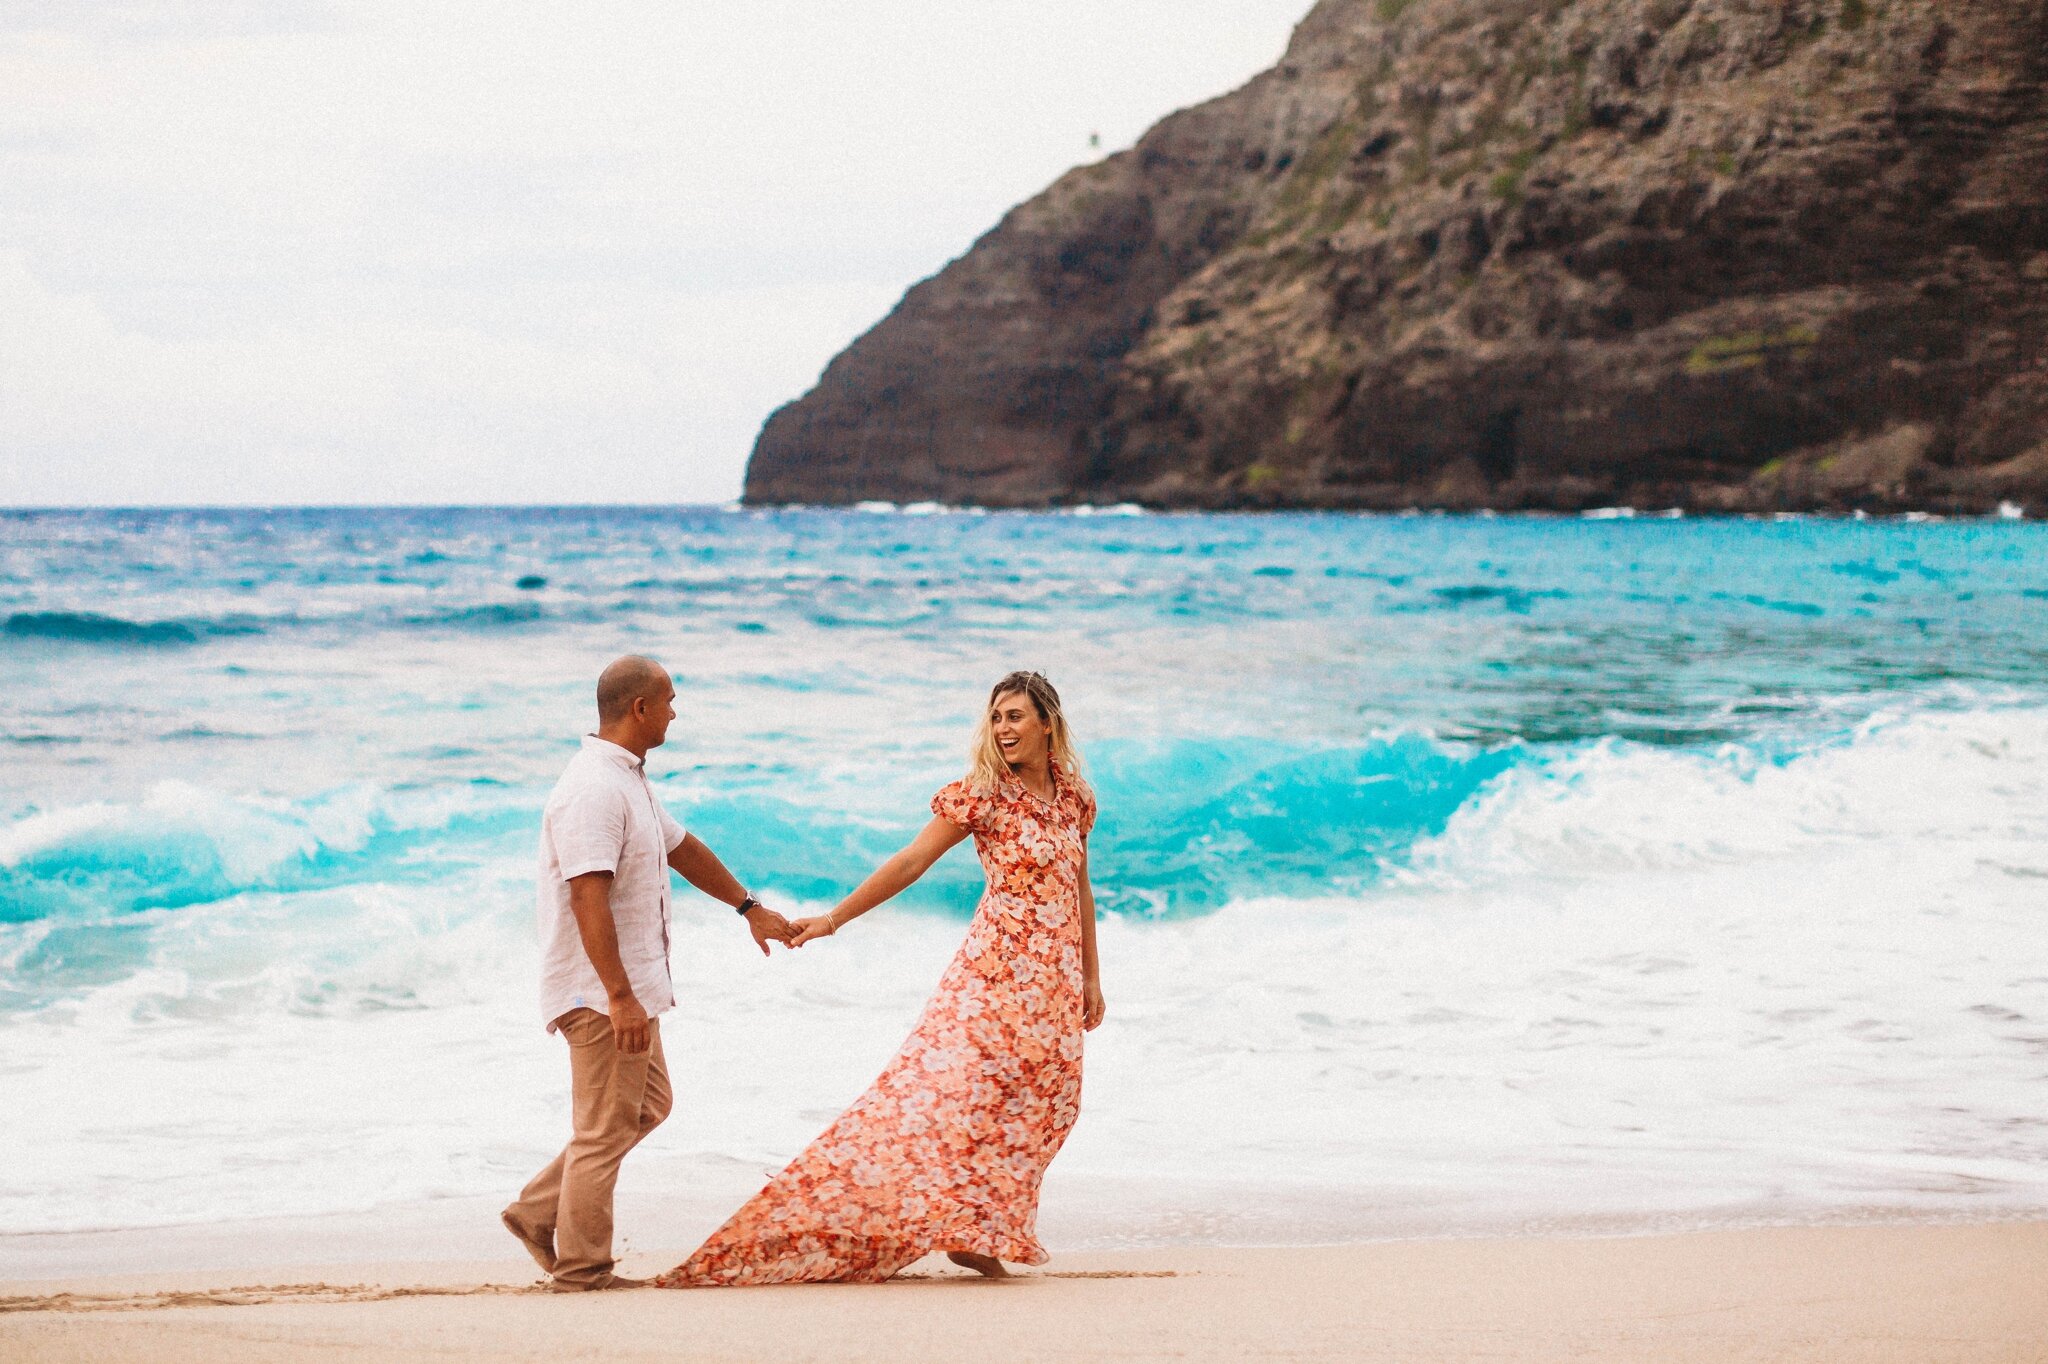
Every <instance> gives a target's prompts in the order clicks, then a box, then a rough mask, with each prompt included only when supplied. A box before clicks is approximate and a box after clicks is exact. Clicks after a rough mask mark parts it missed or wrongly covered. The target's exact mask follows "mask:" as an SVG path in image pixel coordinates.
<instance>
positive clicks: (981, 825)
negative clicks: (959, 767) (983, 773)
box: [932, 781, 988, 834]
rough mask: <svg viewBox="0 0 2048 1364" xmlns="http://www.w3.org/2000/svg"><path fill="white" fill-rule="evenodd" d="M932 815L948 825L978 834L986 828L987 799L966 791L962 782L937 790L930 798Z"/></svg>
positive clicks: (965, 784) (964, 783) (965, 785)
mask: <svg viewBox="0 0 2048 1364" xmlns="http://www.w3.org/2000/svg"><path fill="white" fill-rule="evenodd" d="M932 813H933V814H935V815H937V816H938V817H939V818H940V819H943V820H945V821H946V822H947V823H948V824H956V825H958V826H959V827H961V828H963V829H965V830H967V832H968V833H971V834H978V833H980V832H982V831H983V830H984V829H986V828H987V827H988V797H987V796H985V795H981V794H978V793H976V792H974V791H970V790H968V789H967V783H966V782H964V781H956V782H952V783H950V784H948V785H946V786H943V787H940V788H939V794H937V795H936V796H933V797H932Z"/></svg>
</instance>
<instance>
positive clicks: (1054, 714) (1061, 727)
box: [967, 672, 1086, 791]
mask: <svg viewBox="0 0 2048 1364" xmlns="http://www.w3.org/2000/svg"><path fill="white" fill-rule="evenodd" d="M1012 692H1022V693H1023V694H1024V695H1025V696H1027V697H1029V698H1031V704H1032V705H1033V706H1035V707H1037V708H1038V718H1039V719H1040V720H1042V721H1044V723H1045V727H1046V730H1047V733H1048V737H1049V738H1050V739H1051V741H1052V744H1051V747H1052V754H1051V757H1052V766H1053V767H1054V768H1056V769H1057V770H1058V772H1059V775H1060V777H1061V779H1062V780H1064V781H1065V782H1066V783H1067V784H1068V785H1070V786H1075V785H1080V786H1085V785H1086V783H1084V782H1083V781H1082V778H1081V755H1080V753H1078V752H1076V751H1075V749H1074V740H1073V736H1072V735H1071V734H1069V733H1068V732H1067V715H1066V712H1065V711H1063V710H1061V709H1060V694H1059V693H1058V692H1056V691H1054V690H1053V688H1052V683H1050V682H1048V681H1046V680H1045V677H1044V675H1043V674H1042V673H1030V672H1016V673H1011V674H1009V675H1008V676H1007V677H1005V678H1003V680H1002V681H1000V682H998V683H996V685H995V689H994V690H992V691H991V692H989V694H988V705H986V706H984V707H983V708H982V712H981V723H980V724H979V725H976V726H975V728H974V746H973V748H972V749H971V750H970V753H969V757H968V763H967V785H968V788H969V789H970V790H974V791H993V790H995V789H996V788H997V787H998V786H1000V785H1002V784H1003V782H1004V780H1005V779H1006V778H1008V777H1009V775H1010V764H1009V760H1008V759H1006V758H1004V757H1003V750H1002V749H1001V748H1000V747H999V746H998V745H997V744H996V725H995V709H996V702H998V701H1000V700H1002V699H1003V698H1004V697H1005V696H1008V695H1010V693H1012Z"/></svg>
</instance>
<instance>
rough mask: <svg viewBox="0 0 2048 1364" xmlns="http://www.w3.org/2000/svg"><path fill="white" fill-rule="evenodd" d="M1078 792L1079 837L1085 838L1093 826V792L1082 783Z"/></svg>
mask: <svg viewBox="0 0 2048 1364" xmlns="http://www.w3.org/2000/svg"><path fill="white" fill-rule="evenodd" d="M1079 794H1080V797H1081V816H1080V819H1079V821H1078V822H1079V823H1080V825H1081V837H1083V838H1086V837H1088V835H1089V833H1090V831H1092V830H1093V829H1094V828H1095V793H1094V792H1093V791H1091V790H1089V789H1088V788H1087V787H1086V786H1085V785H1084V786H1082V787H1081V790H1080V793H1079Z"/></svg>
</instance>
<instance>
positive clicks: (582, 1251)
mask: <svg viewBox="0 0 2048 1364" xmlns="http://www.w3.org/2000/svg"><path fill="white" fill-rule="evenodd" d="M675 695H676V689H675V684H674V683H673V682H672V681H671V680H670V679H669V675H668V670H667V669H666V668H663V667H662V666H661V665H660V664H659V663H656V662H655V661H654V660H652V659H649V658H639V657H632V656H629V657H626V658H622V659H619V660H618V661H617V662H615V663H613V664H612V665H611V666H610V667H608V668H606V669H605V670H604V674H603V675H602V676H601V677H599V678H598V680H597V721H598V726H597V733H596V734H593V735H587V736H585V738H584V740H583V749H582V751H581V752H579V753H578V754H577V755H576V756H575V757H574V758H572V759H570V762H569V767H568V770H567V771H565V772H564V773H563V774H562V779H561V780H560V781H559V782H557V783H556V784H555V789H554V794H552V795H551V796H549V797H548V803H547V810H546V812H545V813H544V814H543V815H542V816H541V829H540V938H541V1017H542V1018H543V1019H545V1020H546V1021H547V1026H548V1031H549V1032H560V1033H561V1034H562V1035H563V1036H564V1037H565V1038H567V1039H568V1042H569V1072H570V1077H571V1081H572V1086H573V1093H574V1109H575V1128H574V1135H572V1136H571V1137H570V1139H569V1144H568V1145H567V1146H565V1147H563V1148H562V1153H561V1154H560V1155H558V1156H556V1157H555V1158H554V1160H553V1162H551V1163H550V1164H549V1165H548V1167H547V1168H546V1169H545V1170H542V1171H541V1172H540V1173H539V1174H537V1175H535V1176H534V1177H533V1180H532V1181H531V1182H530V1183H529V1184H527V1186H526V1188H525V1189H523V1190H522V1191H521V1192H520V1195H519V1199H518V1201H517V1202H515V1203H514V1204H512V1206H511V1207H509V1208H507V1209H505V1211H504V1214H503V1221H504V1223H505V1227H506V1229H507V1230H509V1231H510V1232H511V1233H512V1234H513V1235H514V1236H516V1237H518V1238H519V1240H520V1242H521V1243H522V1244H524V1245H525V1247H526V1249H527V1250H528V1251H529V1252H530V1253H531V1254H532V1255H533V1258H534V1259H535V1261H537V1262H538V1263H539V1265H540V1267H541V1268H542V1269H543V1270H546V1271H547V1273H548V1274H549V1275H550V1278H549V1280H548V1287H549V1288H550V1289H553V1290H555V1291H557V1292H565V1293H567V1292H584V1291H587V1290H591V1289H604V1288H634V1287H638V1286H639V1281H638V1280H633V1279H624V1278H621V1277H619V1276H618V1275H616V1274H614V1273H612V1265H613V1260H612V1188H613V1186H614V1185H615V1184H616V1183H617V1182H618V1176H619V1164H620V1162H621V1161H623V1160H624V1159H625V1157H626V1152H628V1151H630V1150H632V1149H633V1147H635V1146H636V1145H638V1144H639V1142H640V1139H641V1138H642V1137H644V1136H646V1135H647V1134H648V1133H649V1132H651V1131H653V1130H654V1129H655V1127H656V1126H657V1125H659V1124H660V1122H661V1120H662V1119H663V1118H665V1117H667V1116H668V1111H669V1105H670V1100H671V1096H670V1090H669V1082H668V1068H667V1066H666V1064H665V1063H664V1061H663V1059H662V1053H661V1023H660V1015H661V1014H662V1013H664V1012H666V1011H667V1010H668V1009H669V1008H670V1007H671V1006H672V1005H674V1003H675V988H674V985H673V984H672V982H671V979H670V976H669V964H668V923H669V906H668V873H669V869H670V868H674V869H675V870H676V871H677V872H679V873H681V874H682V877H683V879H684V880H686V881H688V882H689V883H690V884H691V885H693V886H695V887H696V888H697V889H699V890H701V891H703V892H704V893H705V894H706V895H709V896H710V897H711V898H712V899H714V900H720V901H723V902H724V903H725V904H727V905H730V906H732V907H733V908H734V909H737V910H738V911H739V912H740V913H741V914H743V915H745V916H746V921H747V927H748V928H749V929H750V930H752V932H753V935H754V942H755V943H756V944H757V945H758V946H759V947H760V949H761V952H762V954H763V955H764V956H765V955H766V954H767V952H768V943H769V941H770V940H771V939H772V940H774V941H778V942H781V943H784V944H785V945H786V944H787V943H788V941H789V938H790V935H791V933H792V930H791V928H790V926H789V922H788V920H786V919H784V918H783V917H782V916H781V915H780V914H777V913H775V912H774V911H773V910H771V909H768V908H767V907H766V906H764V905H762V904H761V902H760V901H758V900H756V899H754V897H753V896H751V895H749V894H748V893H747V888H746V887H745V886H743V885H741V884H740V883H739V882H738V881H737V880H735V879H734V878H733V875H732V873H731V872H729V871H727V870H726V869H725V864H724V863H722V862H720V861H719V860H718V858H717V857H716V856H715V855H714V854H713V853H712V851H711V849H709V848H707V847H705V846H704V844H703V843H701V842H699V841H698V839H697V838H696V836H695V835H693V834H688V833H685V832H684V831H683V826H682V825H680V824H678V823H676V821H675V820H674V819H672V818H671V817H670V816H669V813H668V811H666V810H664V809H662V807H661V802H660V801H659V800H656V799H655V796H654V790H653V788H652V787H650V786H649V785H648V784H647V772H646V763H647V750H648V749H650V748H655V747H657V746H659V745H660V744H661V743H662V742H663V741H664V740H665V739H666V738H667V737H668V727H669V724H670V723H671V722H672V721H674V719H675V718H676V712H675Z"/></svg>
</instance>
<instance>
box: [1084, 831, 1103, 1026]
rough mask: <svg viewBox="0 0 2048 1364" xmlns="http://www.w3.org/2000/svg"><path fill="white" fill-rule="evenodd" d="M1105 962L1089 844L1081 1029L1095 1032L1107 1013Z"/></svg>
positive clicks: (1086, 856) (1086, 861) (1085, 881)
mask: <svg viewBox="0 0 2048 1364" xmlns="http://www.w3.org/2000/svg"><path fill="white" fill-rule="evenodd" d="M1107 1007H1108V1006H1106V1005H1105V1004H1104V1003H1103V1002H1102V968H1101V961H1100V959H1099V958H1098V957H1097V956H1096V955H1095V887H1093V886H1091V885H1089V884H1088V844H1087V842H1086V841H1085V840H1083V842H1082V844H1081V1027H1082V1028H1083V1029H1085V1030H1089V1031H1092V1030H1093V1029H1094V1027H1095V1025H1096V1024H1098V1023H1100V1022H1101V1021H1102V1015H1103V1013H1104V1012H1105V1011H1106V1010H1107Z"/></svg>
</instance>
